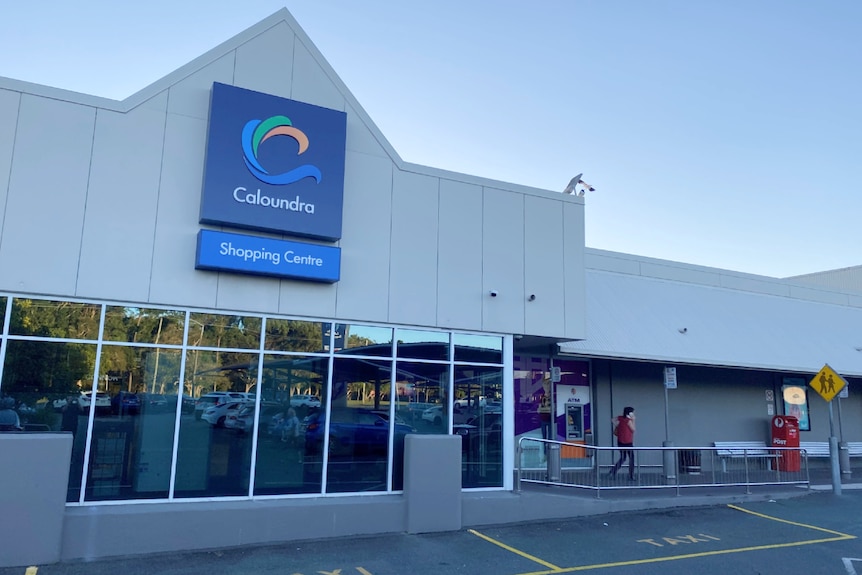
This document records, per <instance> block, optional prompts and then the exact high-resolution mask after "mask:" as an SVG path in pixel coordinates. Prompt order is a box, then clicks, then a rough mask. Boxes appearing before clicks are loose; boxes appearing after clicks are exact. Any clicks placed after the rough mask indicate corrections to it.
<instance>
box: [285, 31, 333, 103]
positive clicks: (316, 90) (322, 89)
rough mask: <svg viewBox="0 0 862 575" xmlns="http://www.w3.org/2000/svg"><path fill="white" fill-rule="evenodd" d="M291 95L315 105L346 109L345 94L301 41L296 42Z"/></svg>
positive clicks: (295, 98)
mask: <svg viewBox="0 0 862 575" xmlns="http://www.w3.org/2000/svg"><path fill="white" fill-rule="evenodd" d="M291 97H292V98H293V99H294V100H298V101H300V102H307V103H309V104H314V105H315V106H323V107H324V108H331V109H333V110H341V111H344V94H342V93H341V90H339V88H338V87H337V86H336V85H335V84H334V83H333V81H332V79H330V77H329V76H328V75H327V74H326V72H325V71H324V70H323V68H322V67H321V66H320V63H319V62H318V61H317V60H315V59H314V56H312V55H311V52H309V51H308V48H306V47H305V46H304V45H303V44H302V43H300V42H296V44H295V45H294V49H293V86H292V92H291Z"/></svg>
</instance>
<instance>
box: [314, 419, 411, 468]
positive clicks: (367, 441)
mask: <svg viewBox="0 0 862 575" xmlns="http://www.w3.org/2000/svg"><path fill="white" fill-rule="evenodd" d="M388 416H389V414H388V413H386V412H382V411H374V410H369V409H345V410H338V411H336V412H335V414H334V416H333V421H332V422H330V429H329V454H330V456H336V457H337V456H347V457H351V456H364V455H386V452H387V450H388V447H389V417H388ZM325 423H326V418H325V417H324V414H323V412H321V411H317V412H314V413H312V414H311V415H309V416H308V417H306V418H305V421H303V425H302V427H303V428H304V429H305V450H306V452H308V453H319V452H320V451H321V446H322V445H323V438H324V431H325V430H324V427H325V426H324V424H325ZM415 431H416V430H415V429H413V428H412V427H410V426H409V425H405V424H404V423H403V422H401V421H400V419H396V421H395V444H396V445H402V444H403V442H404V436H405V435H406V434H408V433H413V432H415Z"/></svg>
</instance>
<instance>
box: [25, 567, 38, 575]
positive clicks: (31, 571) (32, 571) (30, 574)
mask: <svg viewBox="0 0 862 575" xmlns="http://www.w3.org/2000/svg"><path fill="white" fill-rule="evenodd" d="M38 571H39V568H38V567H27V570H26V571H25V572H24V575H36V573H37V572H38Z"/></svg>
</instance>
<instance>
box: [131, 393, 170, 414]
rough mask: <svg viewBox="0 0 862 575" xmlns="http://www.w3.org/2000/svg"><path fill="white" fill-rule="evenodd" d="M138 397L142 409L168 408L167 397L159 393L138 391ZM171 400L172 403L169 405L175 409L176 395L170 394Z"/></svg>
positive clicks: (160, 409)
mask: <svg viewBox="0 0 862 575" xmlns="http://www.w3.org/2000/svg"><path fill="white" fill-rule="evenodd" d="M138 399H140V400H141V407H142V408H144V409H152V410H154V411H162V410H166V409H168V405H169V404H168V398H167V397H166V396H164V395H161V394H159V393H139V394H138ZM171 400H172V401H173V403H171V404H170V407H171V408H172V409H175V408H176V406H177V396H176V395H172V396H171Z"/></svg>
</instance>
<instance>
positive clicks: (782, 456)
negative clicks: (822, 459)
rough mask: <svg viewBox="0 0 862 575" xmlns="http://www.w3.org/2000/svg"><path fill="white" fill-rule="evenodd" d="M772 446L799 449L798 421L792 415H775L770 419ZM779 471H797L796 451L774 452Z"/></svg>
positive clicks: (798, 464)
mask: <svg viewBox="0 0 862 575" xmlns="http://www.w3.org/2000/svg"><path fill="white" fill-rule="evenodd" d="M772 446H773V447H799V420H798V419H797V418H795V417H793V416H792V415H776V416H775V417H773V418H772ZM775 454H776V455H777V456H778V457H777V458H776V459H778V470H779V471H799V469H800V467H801V465H800V460H801V457H800V454H799V450H798V449H794V450H784V449H782V450H780V451H776V452H775Z"/></svg>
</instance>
